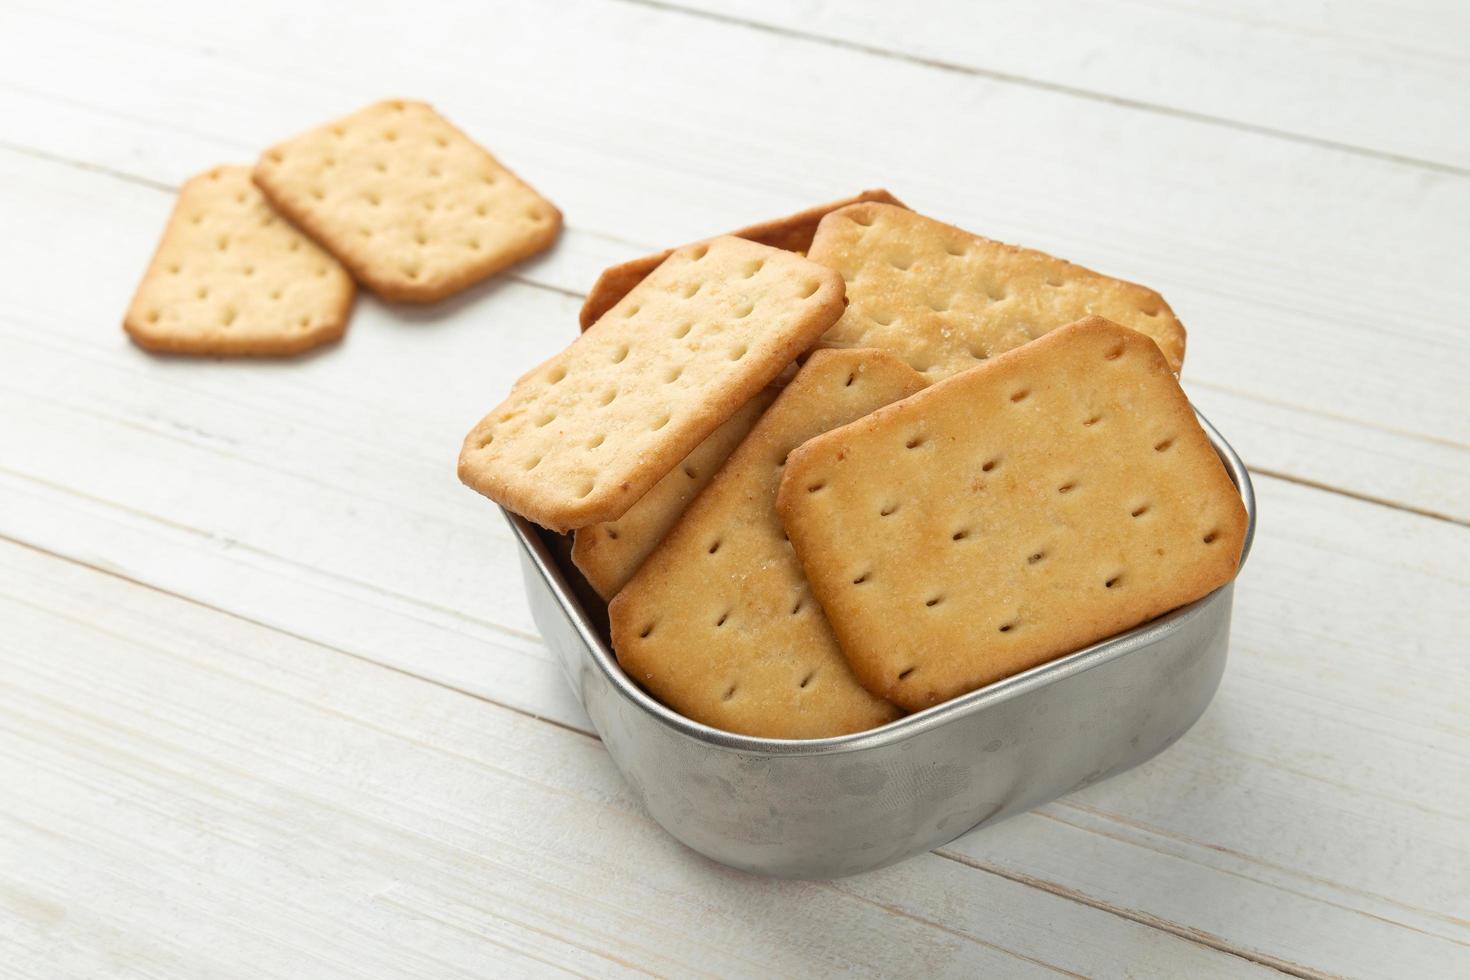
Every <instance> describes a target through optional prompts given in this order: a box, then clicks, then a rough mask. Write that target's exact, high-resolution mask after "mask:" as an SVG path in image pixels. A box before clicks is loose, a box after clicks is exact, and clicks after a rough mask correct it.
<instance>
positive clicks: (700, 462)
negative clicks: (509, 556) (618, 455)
mask: <svg viewBox="0 0 1470 980" xmlns="http://www.w3.org/2000/svg"><path fill="white" fill-rule="evenodd" d="M775 397H776V389H774V388H767V389H765V390H764V391H762V392H761V393H760V394H758V395H756V396H755V397H754V398H752V399H751V400H750V401H748V402H746V403H745V404H744V405H743V406H741V408H740V410H739V411H738V412H736V413H735V414H734V415H732V416H730V418H729V419H727V420H726V421H725V423H724V424H723V425H721V426H720V427H719V428H718V429H716V430H715V431H713V432H711V433H710V434H709V435H708V436H707V437H706V438H705V440H704V441H703V442H701V443H700V444H699V445H698V446H696V447H695V448H694V452H692V453H690V454H689V455H688V456H685V457H684V459H683V461H682V462H680V463H679V465H678V466H675V467H674V468H673V469H672V470H669V472H667V473H665V474H664V477H663V479H661V480H659V481H658V482H657V483H655V484H654V485H653V489H652V490H650V491H648V492H647V493H645V494H644V495H643V496H642V497H641V498H639V500H638V502H637V503H636V504H634V505H633V506H632V507H630V508H628V512H627V513H626V514H624V515H623V516H622V517H620V518H618V519H617V520H615V521H607V522H605V523H602V524H594V525H592V526H591V527H581V528H578V529H577V533H576V539H575V542H574V543H573V545H572V561H573V562H574V563H575V564H576V566H577V569H578V571H580V572H581V573H582V575H583V577H585V578H586V579H587V582H588V583H589V584H590V585H591V586H592V588H594V589H596V590H597V594H598V595H600V596H602V598H603V599H604V600H607V599H611V598H612V597H613V596H615V595H617V594H618V590H619V589H621V588H622V587H623V586H624V585H625V584H627V581H628V579H630V578H632V577H633V573H634V572H636V571H638V566H640V565H642V564H643V561H644V559H645V558H647V557H648V555H649V553H650V552H652V551H653V549H654V548H655V547H657V546H658V543H659V542H660V541H662V540H663V539H664V535H666V534H668V533H669V528H671V527H673V526H674V522H675V521H677V520H678V519H679V515H680V514H682V513H684V509H685V508H686V507H688V506H689V502H690V501H691V500H693V499H694V498H695V497H696V496H698V495H699V492H700V491H701V490H703V489H704V488H705V486H706V485H708V483H709V481H710V480H711V479H712V478H713V477H714V475H715V472H716V471H717V470H718V469H719V468H720V466H721V465H723V464H724V462H725V460H726V459H728V458H729V457H730V453H731V452H733V451H734V449H735V447H736V446H738V445H740V441H741V440H742V439H744V438H745V436H746V434H747V433H749V432H750V427H751V426H753V425H755V420H756V419H758V418H760V416H761V413H762V412H764V411H765V410H766V406H767V405H769V404H771V400H772V399H773V398H775Z"/></svg>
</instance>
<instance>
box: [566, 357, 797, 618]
mask: <svg viewBox="0 0 1470 980" xmlns="http://www.w3.org/2000/svg"><path fill="white" fill-rule="evenodd" d="M780 390H781V389H779V388H773V387H769V386H768V387H765V388H762V389H761V390H760V391H759V392H757V393H756V394H755V396H754V397H753V398H752V399H751V400H750V401H749V402H747V403H746V404H745V405H742V406H740V407H739V408H737V409H736V410H735V413H734V415H731V416H730V418H729V419H726V420H725V421H724V422H721V423H720V425H719V426H718V427H716V428H715V430H714V432H711V433H710V434H709V435H707V436H705V437H704V439H702V440H700V443H699V445H697V446H695V447H694V448H693V449H691V450H690V451H689V455H688V456H685V457H684V458H683V459H681V460H679V462H678V463H677V464H676V465H675V466H674V468H673V469H671V470H669V472H668V473H665V474H664V475H663V476H662V477H660V478H659V481H658V483H655V484H654V485H653V486H651V487H649V488H648V493H649V494H651V493H653V492H654V491H655V490H657V489H658V487H659V484H661V483H663V481H664V480H667V479H668V478H669V476H670V474H673V473H676V472H678V471H679V470H680V469H682V468H683V466H684V464H685V463H687V462H688V460H689V457H690V456H693V455H694V454H695V453H697V452H699V451H700V449H702V448H704V444H705V443H706V442H708V441H709V440H710V439H713V438H714V436H715V434H716V433H718V432H719V431H720V429H721V428H723V427H724V426H725V425H727V424H729V422H730V421H731V420H733V419H734V418H735V416H736V415H739V414H740V413H741V412H743V411H745V409H746V408H747V407H748V406H751V405H754V403H755V402H757V401H759V400H761V399H762V398H764V399H765V404H763V405H758V406H756V411H755V413H754V416H753V417H752V418H751V420H750V425H749V426H747V427H746V429H745V431H744V432H743V433H741V434H740V438H739V440H737V441H736V443H735V445H734V446H733V447H731V449H730V452H728V453H726V454H725V457H724V458H723V459H721V460H720V461H719V462H718V463H717V464H716V465H715V466H714V468H713V469H712V470H710V472H709V476H708V477H707V478H706V479H705V481H704V484H703V486H701V487H700V488H699V490H698V491H697V492H696V493H695V494H694V495H693V496H691V497H690V498H689V499H688V500H687V501H686V502H685V504H684V506H683V507H682V508H681V509H680V510H679V512H678V513H677V514H675V515H674V518H673V520H672V521H670V522H669V524H668V526H667V527H666V528H665V529H664V531H663V533H662V534H660V535H659V536H658V538H657V539H656V540H654V541H653V542H652V543H650V544H649V546H648V548H647V550H646V551H644V553H643V556H642V557H641V558H639V559H638V561H637V563H636V564H635V565H634V566H633V568H632V570H631V571H629V572H628V574H627V575H626V576H623V577H621V581H614V579H615V578H617V576H615V575H614V574H613V570H612V569H611V568H609V567H608V566H607V546H606V544H605V543H602V542H603V539H602V536H601V535H600V534H598V533H597V532H598V531H599V530H601V529H602V528H604V527H605V525H602V524H591V525H588V526H586V527H579V528H577V530H576V532H575V533H574V534H573V536H572V550H571V560H572V564H573V565H575V566H576V567H577V571H579V572H581V573H582V577H583V578H584V579H586V580H587V584H588V585H590V586H592V590H593V591H594V592H596V593H597V594H598V595H599V596H601V597H602V600H603V601H604V602H611V601H612V600H613V598H614V597H615V596H616V595H617V594H618V592H620V591H622V588H623V586H625V585H627V584H628V583H629V582H631V581H632V580H633V577H634V576H635V575H637V574H638V570H639V569H640V568H642V567H643V563H644V562H646V561H648V559H649V558H650V557H652V555H653V553H654V552H655V551H657V550H658V548H659V546H660V545H661V544H663V542H664V541H665V539H667V538H668V536H669V535H670V534H672V533H673V530H674V528H675V527H677V526H678V525H679V522H680V521H681V520H682V519H683V517H684V514H685V512H687V511H688V510H689V508H690V507H692V506H694V501H696V500H698V499H699V496H700V494H702V493H704V490H705V488H706V487H708V486H709V485H710V484H711V483H713V482H714V479H715V477H716V476H718V475H719V472H720V471H721V470H723V469H724V468H725V464H726V463H727V462H729V461H730V457H731V456H732V455H734V453H735V450H737V449H739V448H740V446H741V444H742V443H743V442H745V439H746V437H747V436H749V435H750V430H751V429H753V428H754V427H755V426H756V424H757V423H759V422H760V420H761V416H763V415H765V413H766V409H768V408H770V407H771V404H772V403H773V402H774V401H775V399H776V396H777V395H778V394H779V393H780ZM647 497H648V494H644V496H642V497H639V498H638V500H636V501H635V502H634V503H633V506H632V507H629V508H628V514H631V513H632V512H633V510H634V508H636V507H637V506H638V505H639V504H641V503H643V501H644V500H645V499H647ZM623 516H624V517H626V516H627V514H624V515H623ZM620 519H621V518H620ZM613 523H616V521H614V522H613ZM584 532H586V533H584Z"/></svg>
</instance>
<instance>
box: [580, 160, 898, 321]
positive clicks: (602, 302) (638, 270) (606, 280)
mask: <svg viewBox="0 0 1470 980" xmlns="http://www.w3.org/2000/svg"><path fill="white" fill-rule="evenodd" d="M861 201H882V202H884V203H886V204H894V205H897V206H898V207H903V206H904V204H903V202H902V201H900V200H899V199H898V198H896V197H894V196H893V195H892V194H890V193H888V192H887V191H886V190H883V189H882V188H874V189H871V190H866V191H860V192H859V193H857V194H854V195H853V196H852V197H844V198H843V199H842V200H840V201H832V202H830V203H828V204H818V205H816V206H815V207H810V208H807V209H806V210H804V211H798V212H796V213H795V214H789V215H786V216H785V217H784V218H772V219H771V220H770V221H762V222H761V223H759V224H754V225H750V226H748V227H745V228H741V229H739V230H738V231H732V232H730V234H731V235H733V236H735V237H736V238H744V239H747V240H748V241H752V242H760V243H761V244H762V245H769V246H771V247H772V248H781V249H785V250H786V251H788V252H800V253H802V254H805V253H806V250H807V249H808V248H810V247H811V244H812V236H813V235H815V234H816V233H817V223H818V222H819V221H821V220H822V218H823V217H824V216H826V215H827V214H828V213H829V212H831V211H835V210H837V209H838V208H842V207H846V206H847V205H849V204H857V203H859V202H861ZM672 252H673V249H664V250H663V251H662V252H655V253H654V254H653V255H645V256H643V257H642V258H637V259H631V260H629V261H627V262H623V263H622V264H620V265H614V266H609V267H608V268H606V269H604V270H602V275H600V276H598V277H597V282H595V283H593V284H592V290H591V291H590V292H589V293H588V294H587V299H586V301H585V302H583V303H582V313H581V322H582V329H583V330H586V329H587V328H588V327H590V326H592V324H594V323H596V322H597V319H598V317H600V316H602V314H604V313H606V312H607V311H608V310H610V309H612V307H613V304H614V303H616V302H617V301H618V300H620V299H622V298H623V297H624V296H626V295H628V290H630V289H632V288H633V287H634V286H636V285H638V284H639V283H640V282H642V281H643V277H644V276H646V275H648V274H649V273H650V272H652V271H653V270H654V269H656V268H658V264H659V263H660V262H662V261H663V260H664V259H666V258H668V257H669V255H670V254H671V253H672Z"/></svg>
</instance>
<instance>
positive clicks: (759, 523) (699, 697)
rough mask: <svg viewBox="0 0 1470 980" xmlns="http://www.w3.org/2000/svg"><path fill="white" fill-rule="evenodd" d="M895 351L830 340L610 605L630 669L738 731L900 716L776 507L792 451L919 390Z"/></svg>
mask: <svg viewBox="0 0 1470 980" xmlns="http://www.w3.org/2000/svg"><path fill="white" fill-rule="evenodd" d="M923 385H924V380H923V378H922V377H920V376H919V375H918V374H917V373H915V372H914V371H912V370H910V369H909V368H908V367H907V366H906V365H905V364H904V363H903V362H902V361H900V360H899V359H898V358H897V357H894V356H893V355H892V354H888V353H886V352H883V351H875V350H852V351H818V352H816V353H814V354H813V355H812V356H811V358H810V359H808V360H807V362H806V364H804V365H803V366H802V368H801V370H800V371H798V372H797V374H796V377H795V378H794V379H793V380H792V381H791V383H790V384H788V385H787V386H786V388H785V390H784V391H783V392H782V393H781V396H780V397H779V398H777V399H776V402H775V404H773V405H772V406H771V407H770V409H768V410H767V411H766V414H765V415H763V416H762V417H761V419H760V421H759V422H757V423H756V425H755V428H754V429H752V430H751V433H750V435H749V436H748V437H746V439H745V441H744V442H743V443H741V444H740V447H739V448H738V449H736V450H735V452H734V453H733V454H732V455H731V456H730V460H729V462H727V463H726V464H725V466H724V467H723V468H722V469H721V470H720V472H719V473H718V474H717V475H716V476H715V478H714V480H713V481H712V482H711V483H710V485H709V486H707V487H706V488H705V489H704V492H703V493H701V494H700V495H699V496H698V497H697V498H695V501H694V503H693V504H691V505H690V507H689V509H688V510H686V511H685V512H684V516H683V517H682V518H680V520H679V522H678V523H677V524H676V525H675V526H674V529H673V530H672V531H671V532H669V534H668V536H667V537H666V538H665V539H664V541H663V543H662V544H660V545H659V547H658V548H657V549H655V550H654V553H653V554H652V555H650V556H649V558H648V560H647V561H646V562H645V563H644V564H643V567H642V568H641V569H639V571H638V573H637V574H636V575H634V576H633V579H632V581H630V582H629V583H628V584H627V585H626V586H624V588H623V590H622V591H621V592H620V593H619V594H618V596H617V598H615V599H614V600H613V602H612V605H611V607H610V608H609V614H610V617H611V620H612V639H613V649H614V650H615V651H616V653H617V656H618V662H619V663H621V664H622V666H623V669H624V670H626V671H627V672H628V675H629V676H630V677H632V678H634V679H635V680H636V681H637V682H638V683H639V684H641V685H643V686H644V687H645V688H647V689H648V690H649V691H650V692H651V693H652V694H653V695H654V696H655V697H657V698H658V699H659V700H660V701H663V702H664V703H665V704H667V705H669V706H670V707H671V708H673V709H675V710H676V711H679V712H680V713H682V714H684V715H685V716H687V717H689V718H692V719H694V720H695V721H700V722H703V723H705V724H707V725H711V726H714V727H716V728H722V729H725V730H726V731H732V732H739V733H741V734H745V735H758V736H763V737H767V738H823V737H826V736H830V735H842V734H846V733H848V732H855V731H862V730H864V729H868V728H872V727H874V726H876V725H881V724H883V723H884V722H887V721H891V720H892V719H893V718H896V717H897V716H898V712H897V711H896V710H895V709H894V707H893V706H892V705H891V704H889V703H888V702H887V701H884V700H883V699H882V698H879V697H875V696H874V695H872V694H870V693H868V692H867V691H866V690H864V689H863V687H862V685H860V684H859V683H858V682H857V680H856V679H855V678H854V677H853V675H852V671H851V670H850V668H849V667H848V665H847V661H846V660H845V659H844V658H843V656H842V653H841V651H840V650H839V649H838V646H837V641H836V639H835V638H834V637H833V635H832V629H831V627H830V626H829V625H828V623H827V620H826V617H824V616H823V615H822V610H821V608H820V607H819V606H818V605H817V603H816V602H815V601H813V599H812V597H811V594H810V593H809V591H808V589H807V585H806V581H805V579H804V578H803V576H802V573H801V567H800V566H799V565H798V564H797V561H796V556H795V555H794V554H793V553H792V551H791V545H790V544H788V543H787V541H786V538H785V534H784V532H783V531H782V528H781V521H780V519H779V518H778V517H777V515H776V488H777V486H778V485H779V484H780V481H781V470H782V466H783V464H784V462H785V460H786V457H787V454H788V453H790V452H791V451H792V450H793V449H795V448H796V447H797V446H799V445H801V444H802V443H803V442H805V441H806V440H807V439H810V438H811V437H813V436H815V435H817V434H819V433H821V432H824V431H826V430H828V429H830V428H832V427H833V426H838V425H843V424H845V423H848V422H851V421H852V420H854V419H857V418H861V417H862V416H864V415H866V414H868V413H869V412H871V411H873V410H874V409H876V408H878V407H880V406H882V405H886V404H888V403H889V402H892V401H895V400H897V399H900V398H905V397H907V396H908V395H911V394H913V393H914V392H916V391H918V390H919V389H920V388H922V387H923Z"/></svg>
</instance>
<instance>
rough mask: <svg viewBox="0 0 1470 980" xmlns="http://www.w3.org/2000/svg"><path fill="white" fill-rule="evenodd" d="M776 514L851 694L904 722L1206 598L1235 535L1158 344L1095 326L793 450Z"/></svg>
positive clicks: (1219, 581) (1203, 441)
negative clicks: (830, 630) (838, 650)
mask: <svg viewBox="0 0 1470 980" xmlns="http://www.w3.org/2000/svg"><path fill="white" fill-rule="evenodd" d="M777 509H778V510H779V511H780V513H781V517H782V520H783V522H784V524H785V527H786V529H787V531H788V532H789V533H790V535H791V542H792V544H793V546H794V547H795V549H796V553H797V556H798V557H799V558H800V559H801V563H802V567H803V568H804V569H805V571H806V575H807V577H808V579H809V580H810V581H811V586H812V592H813V594H814V595H816V597H817V599H818V600H819V601H820V602H821V604H822V608H823V609H825V610H826V612H827V616H828V618H829V619H830V620H831V621H832V624H833V627H834V628H835V629H836V631H837V636H838V639H839V641H840V642H841V644H842V649H843V652H844V653H845V654H846V655H847V659H848V661H849V662H850V663H851V664H852V667H853V670H854V672H855V673H856V674H857V676H858V678H859V679H860V680H861V681H862V683H863V684H864V685H865V686H866V687H867V688H868V690H870V691H872V692H874V693H875V694H879V695H882V696H883V697H885V698H887V699H889V700H891V701H894V702H895V703H897V704H900V705H902V706H903V707H906V708H910V709H915V710H917V709H919V708H924V707H928V706H929V705H932V704H935V703H937V702H939V701H943V700H946V699H948V698H951V697H954V696H956V695H959V694H963V693H965V692H966V691H971V690H974V689H976V688H979V687H982V686H984V685H986V684H989V683H991V682H992V681H995V680H999V679H1000V678H1003V677H1007V676H1009V675H1011V674H1014V673H1016V672H1018V671H1022V670H1025V669H1027V668H1029V667H1032V666H1035V665H1036V664H1039V663H1043V662H1045V661H1047V660H1050V659H1052V658H1054V657H1057V656H1060V655H1062V654H1065V653H1070V652H1072V651H1075V650H1079V649H1081V648H1083V647H1085V646H1087V645H1089V644H1091V643H1093V642H1096V641H1098V640H1101V639H1103V638H1105V637H1108V636H1112V635H1113V634H1115V633H1118V632H1120V631H1122V630H1125V629H1128V628H1130V627H1133V626H1136V625H1138V624H1139V623H1142V622H1145V621H1147V620H1149V619H1152V618H1153V617H1155V616H1158V615H1160V614H1161V613H1164V612H1167V611H1169V610H1170V609H1173V608H1175V607H1177V606H1181V605H1184V604H1185V603H1188V602H1190V601H1192V600H1194V599H1198V598H1199V597H1200V596H1203V595H1205V594H1206V593H1208V592H1210V591H1211V590H1213V589H1215V588H1217V587H1219V586H1221V585H1224V584H1225V583H1226V582H1228V581H1230V579H1231V577H1232V576H1233V575H1234V574H1235V569H1236V566H1237V564H1238V562H1239V559H1240V552H1241V546H1242V542H1243V540H1244V534H1245V526H1246V514H1245V507H1244V505H1243V504H1242V503H1241V499H1240V495H1239V493H1238V492H1237V490H1236V488H1235V486H1234V485H1233V484H1232V483H1231V481H1230V478H1229V476H1228V475H1227V473H1226V471H1225V467H1224V466H1223V465H1222V463H1221V462H1220V459H1219V457H1218V456H1217V455H1216V454H1215V451H1214V449H1213V448H1212V447H1211V445H1210V442H1209V439H1208V438H1207V437H1206V436H1205V433H1204V431H1203V430H1202V429H1201V428H1200V425H1199V422H1198V421H1197V420H1196V418H1195V416H1194V412H1193V410H1192V409H1191V408H1190V405H1189V402H1188V400H1187V399H1186V398H1185V396H1184V392H1183V391H1181V390H1180V388H1179V384H1178V382H1177V381H1176V380H1175V379H1174V375H1173V373H1172V372H1171V370H1170V367H1169V364H1168V362H1167V361H1165V360H1164V357H1163V355H1162V354H1161V353H1160V352H1159V349H1158V347H1157V346H1155V345H1154V343H1153V342H1152V341H1151V340H1149V339H1148V338H1147V337H1144V336H1143V335H1142V334H1139V333H1135V332H1134V331H1131V330H1128V329H1126V328H1124V327H1120V326H1118V325H1117V324H1115V323H1111V322H1109V321H1107V320H1104V319H1102V318H1101V317H1089V318H1088V319H1086V320H1083V321H1080V322H1078V323H1076V324H1073V325H1071V326H1067V327H1063V328H1061V329H1059V330H1054V331H1052V332H1051V333H1049V334H1047V335H1046V336H1044V337H1042V338H1041V339H1039V340H1037V341H1035V342H1033V343H1031V344H1027V345H1026V346H1025V347H1021V348H1018V349H1016V350H1014V351H1012V352H1010V353H1009V354H1005V355H1003V356H1001V357H999V358H997V359H995V360H994V361H992V362H990V363H989V364H987V365H982V366H981V367H978V368H974V369H972V370H970V371H966V372H964V373H961V374H958V375H956V376H954V377H952V378H949V379H947V380H944V381H941V382H939V383H937V384H935V385H934V386H932V387H930V388H928V389H926V390H925V391H923V392H921V393H919V394H918V395H915V396H914V397H912V398H909V399H907V400H906V401H903V402H899V403H898V404H895V405H890V406H889V407H887V408H885V409H880V410H879V411H877V412H875V413H874V414H873V415H871V416H869V417H868V418H865V419H862V420H861V421H859V422H856V423H854V424H852V425H849V426H845V427H843V428H841V429H837V430H834V431H832V432H828V433H826V434H825V435H822V436H819V437H817V438H816V439H813V440H812V441H811V442H808V443H807V444H806V445H804V446H802V447H801V448H800V449H799V450H797V451H796V452H794V453H792V455H791V458H790V460H789V461H788V463H787V466H786V473H785V475H784V476H783V478H782V481H781V490H780V494H779V496H778V498H777Z"/></svg>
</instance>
